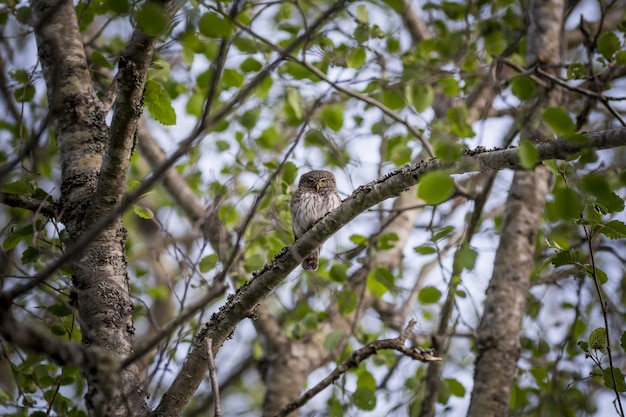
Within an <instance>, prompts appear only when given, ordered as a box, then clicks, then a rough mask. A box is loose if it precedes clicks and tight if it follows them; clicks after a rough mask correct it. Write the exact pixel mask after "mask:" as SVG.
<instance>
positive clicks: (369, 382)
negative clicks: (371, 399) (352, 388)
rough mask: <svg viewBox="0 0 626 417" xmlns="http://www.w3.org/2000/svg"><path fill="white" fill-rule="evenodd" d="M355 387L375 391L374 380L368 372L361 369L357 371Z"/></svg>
mask: <svg viewBox="0 0 626 417" xmlns="http://www.w3.org/2000/svg"><path fill="white" fill-rule="evenodd" d="M356 387H357V388H367V389H370V390H372V391H375V390H376V379H374V376H373V375H372V374H371V373H370V372H368V371H367V370H365V369H363V368H361V369H359V376H358V377H357V380H356Z"/></svg>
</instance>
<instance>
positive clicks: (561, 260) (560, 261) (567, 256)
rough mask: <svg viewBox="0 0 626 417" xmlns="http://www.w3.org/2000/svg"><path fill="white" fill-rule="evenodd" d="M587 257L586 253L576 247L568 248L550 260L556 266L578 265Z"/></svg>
mask: <svg viewBox="0 0 626 417" xmlns="http://www.w3.org/2000/svg"><path fill="white" fill-rule="evenodd" d="M584 259H585V254H584V253H582V252H581V251H579V250H576V249H568V250H564V251H562V252H558V253H557V254H555V255H553V256H552V258H551V259H550V262H551V263H552V265H554V266H555V267H557V268H558V267H559V266H563V265H576V264H579V263H580V262H582V261H583V260H584Z"/></svg>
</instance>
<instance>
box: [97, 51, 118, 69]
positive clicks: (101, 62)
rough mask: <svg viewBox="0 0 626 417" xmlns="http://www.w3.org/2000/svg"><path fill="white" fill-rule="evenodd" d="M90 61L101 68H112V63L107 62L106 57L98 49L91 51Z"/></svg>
mask: <svg viewBox="0 0 626 417" xmlns="http://www.w3.org/2000/svg"><path fill="white" fill-rule="evenodd" d="M91 61H92V62H93V63H94V64H96V65H98V66H100V67H103V68H108V69H113V68H114V65H113V64H111V63H110V62H109V60H108V59H106V57H105V56H104V55H102V53H101V52H99V51H94V52H92V53H91Z"/></svg>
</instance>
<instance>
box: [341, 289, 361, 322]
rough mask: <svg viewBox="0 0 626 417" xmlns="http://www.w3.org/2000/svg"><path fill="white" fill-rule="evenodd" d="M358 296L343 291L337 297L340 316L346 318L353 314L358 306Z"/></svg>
mask: <svg viewBox="0 0 626 417" xmlns="http://www.w3.org/2000/svg"><path fill="white" fill-rule="evenodd" d="M357 301H358V299H357V296H356V293H355V292H354V291H350V290H347V291H342V292H340V293H339V296H338V297H337V305H338V306H339V314H341V315H342V316H345V315H346V314H350V313H352V312H353V311H354V310H355V309H356V306H357Z"/></svg>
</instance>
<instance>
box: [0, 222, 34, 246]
mask: <svg viewBox="0 0 626 417" xmlns="http://www.w3.org/2000/svg"><path fill="white" fill-rule="evenodd" d="M32 238H33V225H32V223H31V224H28V225H26V226H22V227H18V228H16V229H14V230H13V231H12V232H11V234H10V235H9V237H7V238H6V239H5V241H4V242H2V248H3V249H4V250H11V249H15V247H16V246H17V244H18V243H20V242H21V241H22V240H27V241H29V240H32Z"/></svg>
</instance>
